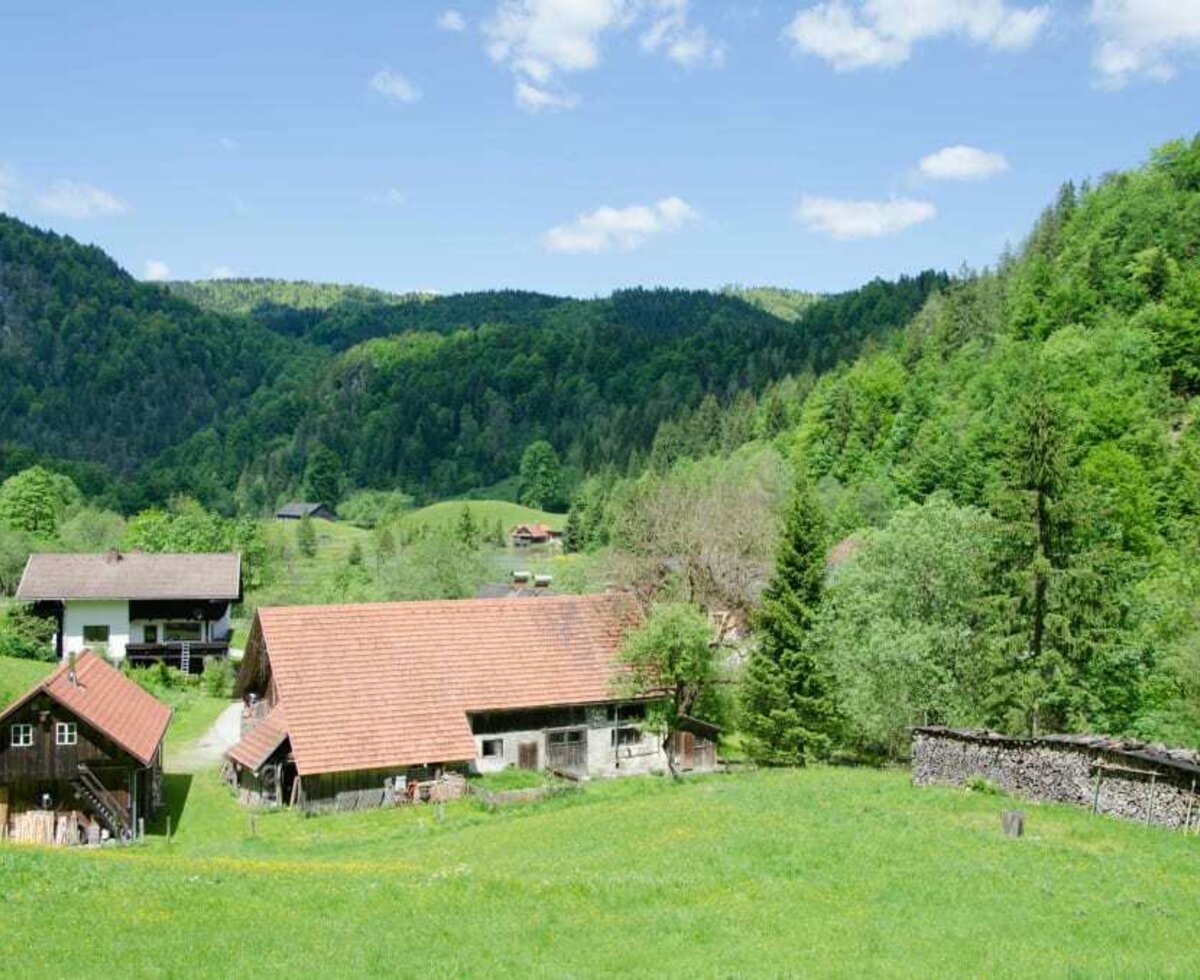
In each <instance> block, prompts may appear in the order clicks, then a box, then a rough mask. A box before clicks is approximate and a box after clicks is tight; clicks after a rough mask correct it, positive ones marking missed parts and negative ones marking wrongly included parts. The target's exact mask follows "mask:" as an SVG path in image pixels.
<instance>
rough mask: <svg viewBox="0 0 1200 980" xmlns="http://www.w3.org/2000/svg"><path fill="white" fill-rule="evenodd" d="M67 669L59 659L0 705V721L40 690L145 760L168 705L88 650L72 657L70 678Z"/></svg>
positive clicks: (159, 736)
mask: <svg viewBox="0 0 1200 980" xmlns="http://www.w3.org/2000/svg"><path fill="white" fill-rule="evenodd" d="M70 672H71V665H70V664H69V663H64V664H62V665H61V666H60V667H59V668H58V669H57V670H56V671H55V672H54V673H53V674H51V675H50V676H49V677H47V678H46V679H45V680H44V681H42V682H41V683H40V684H38V685H37V686H36V687H33V688H31V689H30V690H29V691H27V692H26V693H25V694H24V695H23V696H21V697H20V698H18V699H17V700H16V701H14V702H13V703H12V704H10V705H9V706H8V707H7V708H5V709H4V712H3V713H2V714H0V721H3V720H4V719H5V718H7V717H8V716H9V715H11V714H12V713H13V712H14V711H16V710H17V709H19V708H20V707H22V706H23V705H25V704H27V703H28V702H29V701H30V699H31V698H34V697H36V696H37V695H38V694H46V695H48V696H49V697H50V698H52V699H53V700H54V701H57V702H58V703H59V704H61V705H62V706H63V707H64V708H66V709H67V710H68V711H70V712H71V713H72V714H73V715H75V716H76V717H78V718H79V719H81V720H82V721H85V722H86V723H87V724H89V725H90V726H91V727H92V728H94V729H96V730H97V731H98V732H100V733H101V734H103V735H106V736H108V737H109V738H111V739H112V740H113V741H114V742H116V743H117V744H118V745H119V746H121V748H123V749H124V750H125V751H126V752H128V753H129V754H130V755H132V756H133V757H134V758H135V759H137V760H138V761H139V762H141V763H142V765H147V766H148V765H149V764H150V763H151V762H152V761H153V759H154V753H155V752H157V751H158V746H159V745H160V744H161V742H162V740H163V736H164V735H165V734H166V733H167V725H168V724H169V723H170V721H171V709H170V708H168V707H167V706H166V705H165V704H163V703H162V702H161V701H159V700H158V699H157V698H155V697H153V696H152V695H150V694H148V693H147V692H146V691H144V690H143V689H142V688H141V687H139V686H138V685H137V684H135V683H134V682H133V681H131V680H130V679H129V678H128V677H125V676H124V675H123V674H122V673H121V672H120V671H118V670H116V669H115V668H113V667H110V666H109V665H108V663H106V662H105V661H104V660H103V659H102V658H100V657H98V656H96V655H95V654H94V653H92V652H91V651H90V650H84V651H83V653H81V654H80V655H79V656H78V657H77V658H76V660H75V679H74V681H72V679H71V677H70Z"/></svg>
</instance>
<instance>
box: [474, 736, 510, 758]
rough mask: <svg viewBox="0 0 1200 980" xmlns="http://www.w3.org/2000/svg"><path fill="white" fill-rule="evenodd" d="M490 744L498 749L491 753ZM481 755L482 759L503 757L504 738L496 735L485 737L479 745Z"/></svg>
mask: <svg viewBox="0 0 1200 980" xmlns="http://www.w3.org/2000/svg"><path fill="white" fill-rule="evenodd" d="M489 745H494V746H496V751H495V752H491V753H489V752H488V750H487V749H488V746H489ZM479 757H480V758H481V759H503V758H504V739H502V738H495V737H489V738H485V739H483V740H482V741H481V742H480V745H479Z"/></svg>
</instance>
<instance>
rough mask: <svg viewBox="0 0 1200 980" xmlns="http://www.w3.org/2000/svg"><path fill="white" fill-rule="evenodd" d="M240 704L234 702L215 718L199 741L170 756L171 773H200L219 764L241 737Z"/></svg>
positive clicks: (169, 766)
mask: <svg viewBox="0 0 1200 980" xmlns="http://www.w3.org/2000/svg"><path fill="white" fill-rule="evenodd" d="M241 726H242V704H241V702H240V701H235V702H234V703H233V704H231V705H230V706H229V707H228V708H226V709H225V710H224V711H222V712H221V714H220V715H218V716H217V720H216V721H215V722H214V723H213V725H212V727H211V728H209V730H208V731H206V732H205V733H204V734H203V735H201V736H200V740H199V741H198V742H196V743H194V744H193V745H190V746H188V747H187V748H185V749H183V750H182V751H180V752H178V753H176V754H174V755H172V757H171V760H170V762H169V765H168V768H169V769H170V770H171V771H172V772H200V771H201V770H202V769H212V768H215V767H216V766H218V765H220V764H221V758H222V756H224V755H225V753H226V752H227V751H228V750H229V749H230V748H231V747H232V746H233V745H234V744H235V743H236V742H237V741H238V739H239V738H240V737H241Z"/></svg>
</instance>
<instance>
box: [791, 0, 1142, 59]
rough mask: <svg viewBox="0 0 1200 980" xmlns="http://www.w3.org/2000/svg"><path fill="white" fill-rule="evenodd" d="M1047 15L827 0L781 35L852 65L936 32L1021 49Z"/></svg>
mask: <svg viewBox="0 0 1200 980" xmlns="http://www.w3.org/2000/svg"><path fill="white" fill-rule="evenodd" d="M1164 2H1165V0H1164ZM1049 16H1050V8H1049V6H1048V5H1044V6H1036V7H1017V6H1013V5H1011V4H1008V3H1006V2H1005V0H860V2H858V3H850V2H847V0H827V2H822V3H818V4H816V5H815V6H811V7H806V8H804V9H802V10H799V11H797V13H796V16H795V17H794V18H792V21H791V23H789V24H788V25H787V27H785V28H784V30H783V36H784V38H785V39H786V40H788V41H790V42H791V44H792V46H793V48H794V49H795V50H796V52H797V53H799V54H811V55H816V56H817V57H819V58H824V59H825V60H826V61H828V62H829V63H830V64H831V65H832V66H833V67H834V68H835V69H836V70H838V71H853V70H855V69H858V68H891V67H894V66H896V65H899V64H902V63H903V62H905V61H907V60H908V59H909V58H910V57H911V56H912V51H913V47H914V45H916V44H917V43H918V42H920V41H925V40H931V39H934V38H940V37H959V38H966V39H967V40H970V41H973V42H974V43H976V44H980V45H983V46H984V47H987V48H991V49H993V50H996V51H1019V50H1021V49H1023V48H1027V47H1028V46H1029V45H1030V44H1032V43H1033V41H1034V40H1035V39H1036V37H1037V35H1038V33H1039V32H1040V31H1041V29H1042V27H1043V26H1045V24H1046V21H1047V20H1048V18H1049Z"/></svg>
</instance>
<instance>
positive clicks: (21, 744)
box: [8, 721, 33, 749]
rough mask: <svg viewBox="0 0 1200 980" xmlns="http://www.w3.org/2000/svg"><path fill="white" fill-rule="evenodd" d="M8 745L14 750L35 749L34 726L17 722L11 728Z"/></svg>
mask: <svg viewBox="0 0 1200 980" xmlns="http://www.w3.org/2000/svg"><path fill="white" fill-rule="evenodd" d="M8 744H9V745H10V746H11V747H12V748H14V749H29V748H32V747H33V725H31V724H30V723H29V722H23V721H22V722H17V723H16V724H15V725H12V726H10V727H9V730H8Z"/></svg>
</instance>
